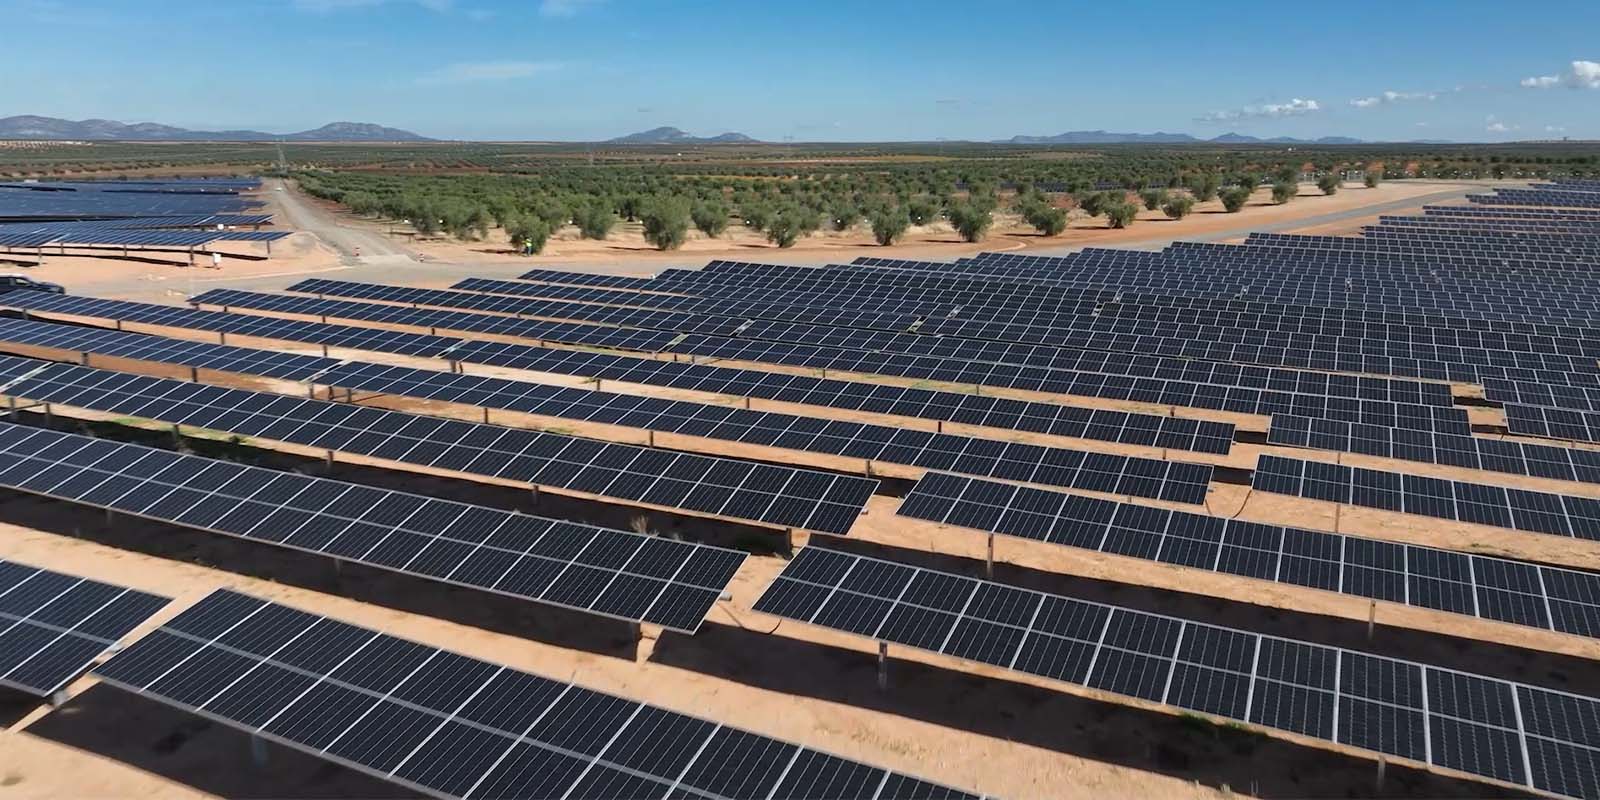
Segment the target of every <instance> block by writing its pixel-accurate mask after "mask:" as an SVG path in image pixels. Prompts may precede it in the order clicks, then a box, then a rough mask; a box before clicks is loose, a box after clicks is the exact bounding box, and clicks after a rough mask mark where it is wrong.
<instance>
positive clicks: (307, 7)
mask: <svg viewBox="0 0 1600 800" xmlns="http://www.w3.org/2000/svg"><path fill="white" fill-rule="evenodd" d="M397 1H398V2H408V3H411V4H413V5H417V6H420V7H422V8H426V9H428V10H429V11H437V12H439V13H441V14H443V13H445V12H447V11H450V10H452V9H454V8H455V0H294V7H295V8H296V9H297V10H299V11H309V12H311V13H314V14H331V13H334V12H337V11H350V10H353V9H358V8H376V7H378V6H386V5H391V4H393V3H395V2H397Z"/></svg>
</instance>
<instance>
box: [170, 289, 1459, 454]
mask: <svg viewBox="0 0 1600 800" xmlns="http://www.w3.org/2000/svg"><path fill="white" fill-rule="evenodd" d="M194 302H196V303H200V304H208V305H218V306H222V307H224V308H228V307H232V306H239V307H244V308H259V309H266V310H275V311H280V312H284V313H298V314H311V315H321V316H324V317H325V318H326V317H327V316H334V317H342V318H347V319H365V320H374V321H380V322H388V323H392V324H401V325H411V326H422V327H427V326H429V325H430V324H433V323H434V322H437V323H438V324H439V325H440V327H448V328H452V329H457V330H474V329H482V330H484V331H486V332H491V333H507V334H510V335H516V336H524V337H526V338H541V335H542V333H541V332H540V331H538V330H537V329H530V330H526V331H523V332H517V331H516V330H515V329H516V328H518V327H521V326H537V325H545V324H559V323H538V322H532V321H528V320H515V319H512V318H507V317H496V316H491V315H481V314H466V313H462V312H447V311H430V310H425V309H410V308H403V307H400V306H392V305H381V304H373V303H357V302H352V301H339V300H317V299H312V298H295V297H285V296H281V295H270V294H259V293H251V292H239V291H235V290H226V289H216V290H212V291H210V292H207V293H205V294H204V295H201V296H199V297H196V298H194ZM440 315H443V316H440ZM446 317H448V319H446ZM460 317H467V318H469V319H466V320H462V319H459V318H460ZM573 327H579V326H573ZM624 333H626V332H625V331H624ZM634 333H638V334H641V335H642V337H643V339H644V341H642V342H640V343H627V342H612V343H610V344H609V345H607V346H613V347H619V348H625V349H636V350H638V349H646V350H648V349H651V348H655V349H654V350H652V351H653V352H659V351H660V350H662V349H665V350H668V351H671V352H674V353H684V354H691V355H695V356H701V357H714V358H725V359H736V360H743V361H754V362H758V363H776V364H788V365H795V366H806V367H812V368H821V369H834V370H843V371H849V372H860V373H869V374H883V375H895V376H902V377H913V378H920V379H930V380H938V381H947V382H955V383H968V384H977V385H985V386H1000V387H1007V388H1022V389H1028V390H1034V391H1046V392H1053V393H1063V394H1076V395H1082V396H1089V397H1104V398H1109V399H1116V400H1136V401H1139V402H1150V403H1160V404H1163V405H1179V406H1189V407H1196V408H1206V409H1214V410H1224V411H1233V412H1238V413H1245V414H1270V413H1274V411H1283V410H1291V409H1293V410H1295V411H1296V413H1300V414H1303V415H1306V416H1337V417H1339V418H1356V419H1362V420H1365V421H1369V422H1372V423H1374V424H1384V423H1383V420H1388V421H1389V422H1388V423H1387V424H1390V425H1394V426H1418V425H1421V426H1425V427H1427V428H1428V429H1435V430H1440V429H1450V430H1455V431H1458V432H1465V431H1466V412H1465V411H1462V410H1460V409H1450V408H1430V407H1423V406H1418V407H1407V404H1401V403H1394V402H1391V401H1388V400H1383V399H1378V398H1372V397H1367V396H1366V395H1367V394H1369V391H1371V392H1381V391H1386V390H1391V389H1393V390H1400V389H1401V388H1402V387H1401V386H1400V384H1401V383H1411V385H1410V386H1409V387H1405V388H1408V389H1410V390H1413V391H1418V392H1419V393H1420V388H1421V386H1432V385H1431V384H1416V383H1414V382H1401V381H1383V380H1382V379H1365V378H1356V377H1354V376H1320V377H1323V378H1324V379H1325V381H1326V382H1325V384H1320V385H1327V386H1329V387H1332V386H1335V385H1340V386H1344V385H1347V386H1348V387H1350V389H1351V390H1354V391H1360V393H1361V394H1362V395H1363V396H1362V397H1361V398H1360V399H1359V400H1358V399H1348V401H1347V398H1344V397H1330V396H1327V395H1310V394H1296V393H1293V392H1281V391H1261V390H1256V389H1247V388H1240V387H1229V386H1219V385H1205V384H1195V383H1192V382H1188V381H1180V380H1162V379H1150V378H1135V377H1131V376H1123V375H1112V374H1099V373H1086V372H1074V371H1071V370H1051V369H1041V368H1033V367H1023V366H1019V365H1007V364H994V363H985V362H973V361H970V360H967V359H954V358H935V357H918V356H909V355H889V354H884V353H881V352H871V351H865V350H845V349H842V348H831V347H818V346H811V345H797V344H786V343H777V342H757V341H746V340H739V339H728V338H723V337H703V336H698V335H690V336H687V337H679V336H677V335H675V334H670V333H667V332H660V333H653V332H648V331H637V332H634ZM661 337H670V339H671V340H672V341H670V342H669V341H663V340H662V339H661ZM543 338H548V337H547V336H546V337H543ZM680 339H681V340H680ZM590 343H593V342H590ZM1098 359H1099V360H1098V361H1097V362H1096V365H1097V366H1100V367H1102V368H1107V366H1108V365H1109V366H1110V367H1112V368H1115V366H1116V364H1117V362H1119V361H1120V362H1121V363H1123V364H1127V365H1128V367H1127V369H1128V370H1129V371H1141V372H1155V371H1156V369H1157V367H1156V365H1155V364H1145V363H1144V362H1140V361H1139V360H1138V359H1137V358H1135V357H1128V356H1119V355H1116V354H1111V353H1101V354H1098ZM1165 361H1170V362H1171V364H1170V366H1171V368H1172V369H1173V370H1178V371H1180V372H1181V371H1182V370H1184V369H1185V367H1191V366H1193V362H1185V361H1182V360H1179V359H1167V360H1165ZM1248 369H1249V368H1248V367H1234V368H1232V371H1233V373H1234V374H1238V375H1241V376H1242V375H1243V373H1244V372H1245V371H1247V370H1248ZM1307 375H1310V373H1307ZM1254 378H1255V379H1253V380H1251V381H1249V382H1252V383H1254V382H1259V381H1265V380H1267V378H1268V375H1267V374H1265V373H1263V374H1262V375H1260V376H1254ZM1441 389H1442V387H1441ZM1330 390H1331V389H1330ZM1341 391H1343V390H1341ZM1445 391H1447V390H1445ZM1435 394H1436V393H1435V392H1432V391H1430V392H1428V393H1427V397H1429V398H1430V399H1431V398H1433V397H1434V396H1435ZM1407 396H1409V395H1407ZM1420 396H1421V395H1420V394H1419V397H1420Z"/></svg>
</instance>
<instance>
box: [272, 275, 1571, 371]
mask: <svg viewBox="0 0 1600 800" xmlns="http://www.w3.org/2000/svg"><path fill="white" fill-rule="evenodd" d="M464 283H469V284H471V287H470V288H476V289H480V290H487V291H505V290H507V287H512V288H516V287H519V286H523V285H520V284H516V283H514V282H509V281H484V280H481V279H472V280H469V281H466V282H464ZM290 288H291V289H293V290H299V291H307V292H321V293H325V294H333V295H339V296H349V297H363V298H372V299H387V300H396V301H403V302H419V303H424V304H427V305H435V306H448V307H459V308H478V309H490V310H502V311H511V310H517V309H518V308H519V304H518V303H516V302H513V301H512V299H511V298H504V297H491V296H484V295H473V294H471V293H464V292H442V291H438V290H418V289H407V288H404V287H395V286H383V285H375V284H352V283H347V282H334V281H325V280H310V281H305V282H302V283H300V284H296V285H295V286H292V287H290ZM530 291H532V290H530ZM566 291H567V293H569V294H570V295H571V296H572V299H586V300H588V301H590V302H597V303H598V302H616V301H617V299H616V295H618V294H619V293H618V292H615V291H613V290H604V289H570V290H566ZM600 293H605V294H603V295H602V294H600ZM631 297H632V298H633V299H632V300H631V301H629V302H631V303H633V304H635V305H637V304H646V305H662V307H666V308H680V307H682V306H684V303H685V301H684V300H681V299H676V298H673V299H663V300H659V301H657V300H651V299H649V298H648V296H646V295H641V294H637V293H631ZM658 297H661V296H658ZM521 305H525V306H526V307H527V308H528V309H530V310H527V311H526V312H525V313H534V314H540V315H545V316H570V318H572V319H580V320H587V321H597V322H613V321H616V320H617V319H618V315H619V313H621V311H622V310H621V309H615V308H612V307H608V306H601V305H582V304H572V303H567V304H557V303H546V302H544V301H527V302H526V303H524V304H521ZM773 308H774V309H776V310H772V311H765V312H763V311H760V310H758V309H757V308H756V307H753V306H751V305H749V304H744V303H732V302H731V301H723V307H722V310H721V311H713V312H711V313H725V314H734V315H735V316H727V317H724V318H723V319H722V321H721V322H710V321H708V320H707V319H705V318H702V317H696V318H694V319H688V318H680V317H669V316H666V315H665V314H666V312H662V314H658V315H657V316H655V317H649V318H645V317H637V316H635V317H632V318H630V319H629V320H627V321H621V322H618V323H617V324H624V325H637V326H641V327H667V328H668V329H671V330H676V331H682V332H692V333H713V334H719V335H728V334H732V333H735V332H736V333H737V335H738V336H740V337H741V338H753V339H765V340H771V341H787V342H796V343H803V344H824V345H827V344H833V345H841V346H843V345H847V344H848V343H851V342H853V341H855V340H857V339H859V337H860V334H859V332H857V331H854V330H852V327H868V328H877V329H879V330H882V331H901V330H904V329H906V327H907V326H908V325H909V323H910V321H911V319H913V318H908V317H906V316H905V315H894V316H893V317H892V318H890V317H884V316H883V315H881V314H878V315H871V314H867V313H866V312H859V313H857V312H841V311H831V310H828V309H825V308H817V309H816V310H815V311H814V312H807V313H799V312H797V311H795V310H794V309H793V308H791V307H788V306H774V307H773ZM673 313H677V312H673ZM847 313H848V314H851V317H850V319H843V318H842V317H841V315H844V314H847ZM864 315H865V316H864ZM869 316H876V317H878V318H881V319H880V321H879V323H877V324H874V323H873V322H871V321H870V320H869V319H867V317H869ZM746 317H757V318H762V319H766V320H789V319H799V320H800V321H799V322H796V323H794V324H761V323H757V324H753V325H748V326H743V327H741V326H740V325H739V324H738V323H739V322H740V321H741V320H743V319H745V318H746ZM830 318H832V319H833V321H832V322H829V319H830ZM811 321H815V322H822V323H824V324H825V325H829V324H831V325H836V326H846V327H823V326H819V325H812V324H804V323H806V322H811ZM1046 322H1047V323H1048V324H1040V325H1034V324H1028V325H1023V324H1015V323H1006V322H981V321H973V320H967V319H952V318H928V319H924V320H923V321H922V322H921V323H920V324H919V327H918V328H917V333H916V334H898V335H892V336H881V337H880V339H878V340H874V341H873V342H872V343H871V344H870V345H866V344H862V345H855V346H862V347H869V349H881V350H886V351H891V352H902V353H910V352H916V351H917V350H918V349H919V346H920V345H922V344H923V343H922V342H919V339H922V338H923V337H926V336H942V337H950V338H952V339H970V340H992V341H999V342H1015V343H1026V344H1040V345H1047V346H1064V347H1069V348H1077V349H1087V350H1114V351H1117V352H1134V353H1144V354H1152V355H1154V354H1172V355H1179V354H1181V355H1185V356H1187V357H1191V358H1206V359H1212V360H1217V361H1227V362H1241V363H1258V364H1267V365H1273V366H1310V367H1317V368H1327V369H1345V370H1354V369H1357V368H1365V369H1366V371H1374V372H1380V373H1381V374H1387V372H1386V371H1385V370H1381V369H1374V368H1373V367H1374V366H1376V365H1374V364H1370V363H1368V362H1369V361H1371V360H1374V359H1378V360H1383V361H1384V363H1389V362H1392V360H1394V359H1400V360H1402V361H1404V360H1421V361H1430V362H1439V365H1438V366H1435V367H1432V371H1433V372H1435V373H1442V372H1445V371H1448V368H1449V365H1451V364H1460V365H1472V364H1484V365H1491V364H1507V363H1509V364H1518V365H1522V366H1525V367H1527V368H1544V369H1549V368H1557V367H1559V368H1573V362H1571V361H1561V360H1552V359H1554V358H1555V356H1556V355H1558V354H1569V355H1573V356H1577V357H1583V356H1593V355H1597V354H1600V342H1594V343H1592V344H1589V343H1585V342H1583V341H1582V340H1569V339H1556V340H1550V341H1542V340H1539V339H1535V338H1533V337H1527V336H1520V335H1515V334H1506V335H1501V334H1492V333H1487V332H1472V331H1453V330H1441V331H1433V330H1431V329H1410V328H1397V327H1394V326H1383V327H1373V326H1362V327H1360V328H1359V329H1355V330H1347V329H1346V328H1345V327H1344V326H1340V327H1339V328H1337V329H1336V330H1337V331H1338V335H1323V334H1321V333H1312V332H1306V330H1307V329H1309V327H1308V326H1293V327H1294V329H1293V330H1289V331H1277V330H1273V329H1271V328H1269V327H1257V328H1241V327H1230V326H1223V325H1200V324H1192V323H1185V322H1178V321H1164V322H1160V323H1157V324H1152V323H1150V322H1149V321H1146V320H1123V319H1121V318H1120V317H1118V316H1115V315H1097V314H1092V313H1087V314H1081V315H1068V316H1054V317H1050V318H1048V319H1047V320H1046ZM1243 323H1250V324H1254V325H1257V326H1264V325H1265V322H1264V321H1263V320H1262V319H1259V318H1258V319H1255V320H1253V321H1252V320H1244V321H1243ZM1236 324H1239V323H1238V322H1237V321H1236ZM1310 330H1322V328H1320V327H1319V328H1315V329H1310ZM1397 337H1404V338H1397ZM1412 339H1415V341H1411V340H1412ZM1202 344H1203V348H1204V349H1203V352H1196V350H1197V348H1199V347H1200V346H1201V345H1202ZM1579 367H1580V368H1581V367H1582V364H1579Z"/></svg>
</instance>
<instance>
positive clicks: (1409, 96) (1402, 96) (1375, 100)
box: [1350, 91, 1439, 108]
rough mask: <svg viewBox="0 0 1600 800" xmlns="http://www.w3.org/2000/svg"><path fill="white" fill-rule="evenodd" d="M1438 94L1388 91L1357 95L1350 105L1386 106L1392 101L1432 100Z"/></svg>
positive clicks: (1364, 106)
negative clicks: (1368, 95) (1369, 95)
mask: <svg viewBox="0 0 1600 800" xmlns="http://www.w3.org/2000/svg"><path fill="white" fill-rule="evenodd" d="M1438 96H1439V95H1437V94H1435V93H1433V92H1395V91H1388V92H1384V93H1383V94H1378V95H1373V96H1371V97H1357V98H1355V99H1354V100H1351V101H1350V105H1352V106H1355V107H1356V108H1372V107H1373V106H1385V105H1389V104H1391V103H1404V102H1409V101H1412V100H1432V99H1434V98H1436V97H1438Z"/></svg>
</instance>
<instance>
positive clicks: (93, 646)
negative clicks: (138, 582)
mask: <svg viewBox="0 0 1600 800" xmlns="http://www.w3.org/2000/svg"><path fill="white" fill-rule="evenodd" d="M168 602H170V601H169V600H168V599H167V598H165V597H158V596H156V595H153V594H146V593H145V592H140V591H135V590H133V589H129V588H126V587H123V586H115V585H113V584H109V583H101V582H99V581H91V580H89V579H87V578H79V577H76V576H73V575H66V574H63V573H60V572H51V571H50V570H44V569H38V568H36V567H30V566H28V565H26V564H19V563H17V562H15V561H7V560H4V559H0V686H7V687H10V688H12V689H17V690H20V691H23V692H27V693H29V694H33V695H39V696H41V697H48V696H50V695H53V694H55V693H56V692H57V691H59V690H60V689H61V687H63V686H65V685H67V683H69V682H71V681H72V679H74V678H76V677H77V676H78V675H81V674H83V673H84V672H86V671H88V669H89V666H90V664H92V663H93V662H94V660H95V659H96V658H99V657H100V656H101V654H103V653H105V652H106V651H107V650H112V649H115V648H116V647H117V642H118V640H120V639H121V638H122V637H124V636H127V635H128V633H129V632H131V631H132V630H133V629H134V628H137V627H138V626H139V625H141V624H143V623H144V621H145V620H146V619H149V618H150V616H151V615H152V614H154V613H156V612H157V611H160V610H161V608H162V607H163V606H165V605H166V604H167V603H168Z"/></svg>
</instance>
